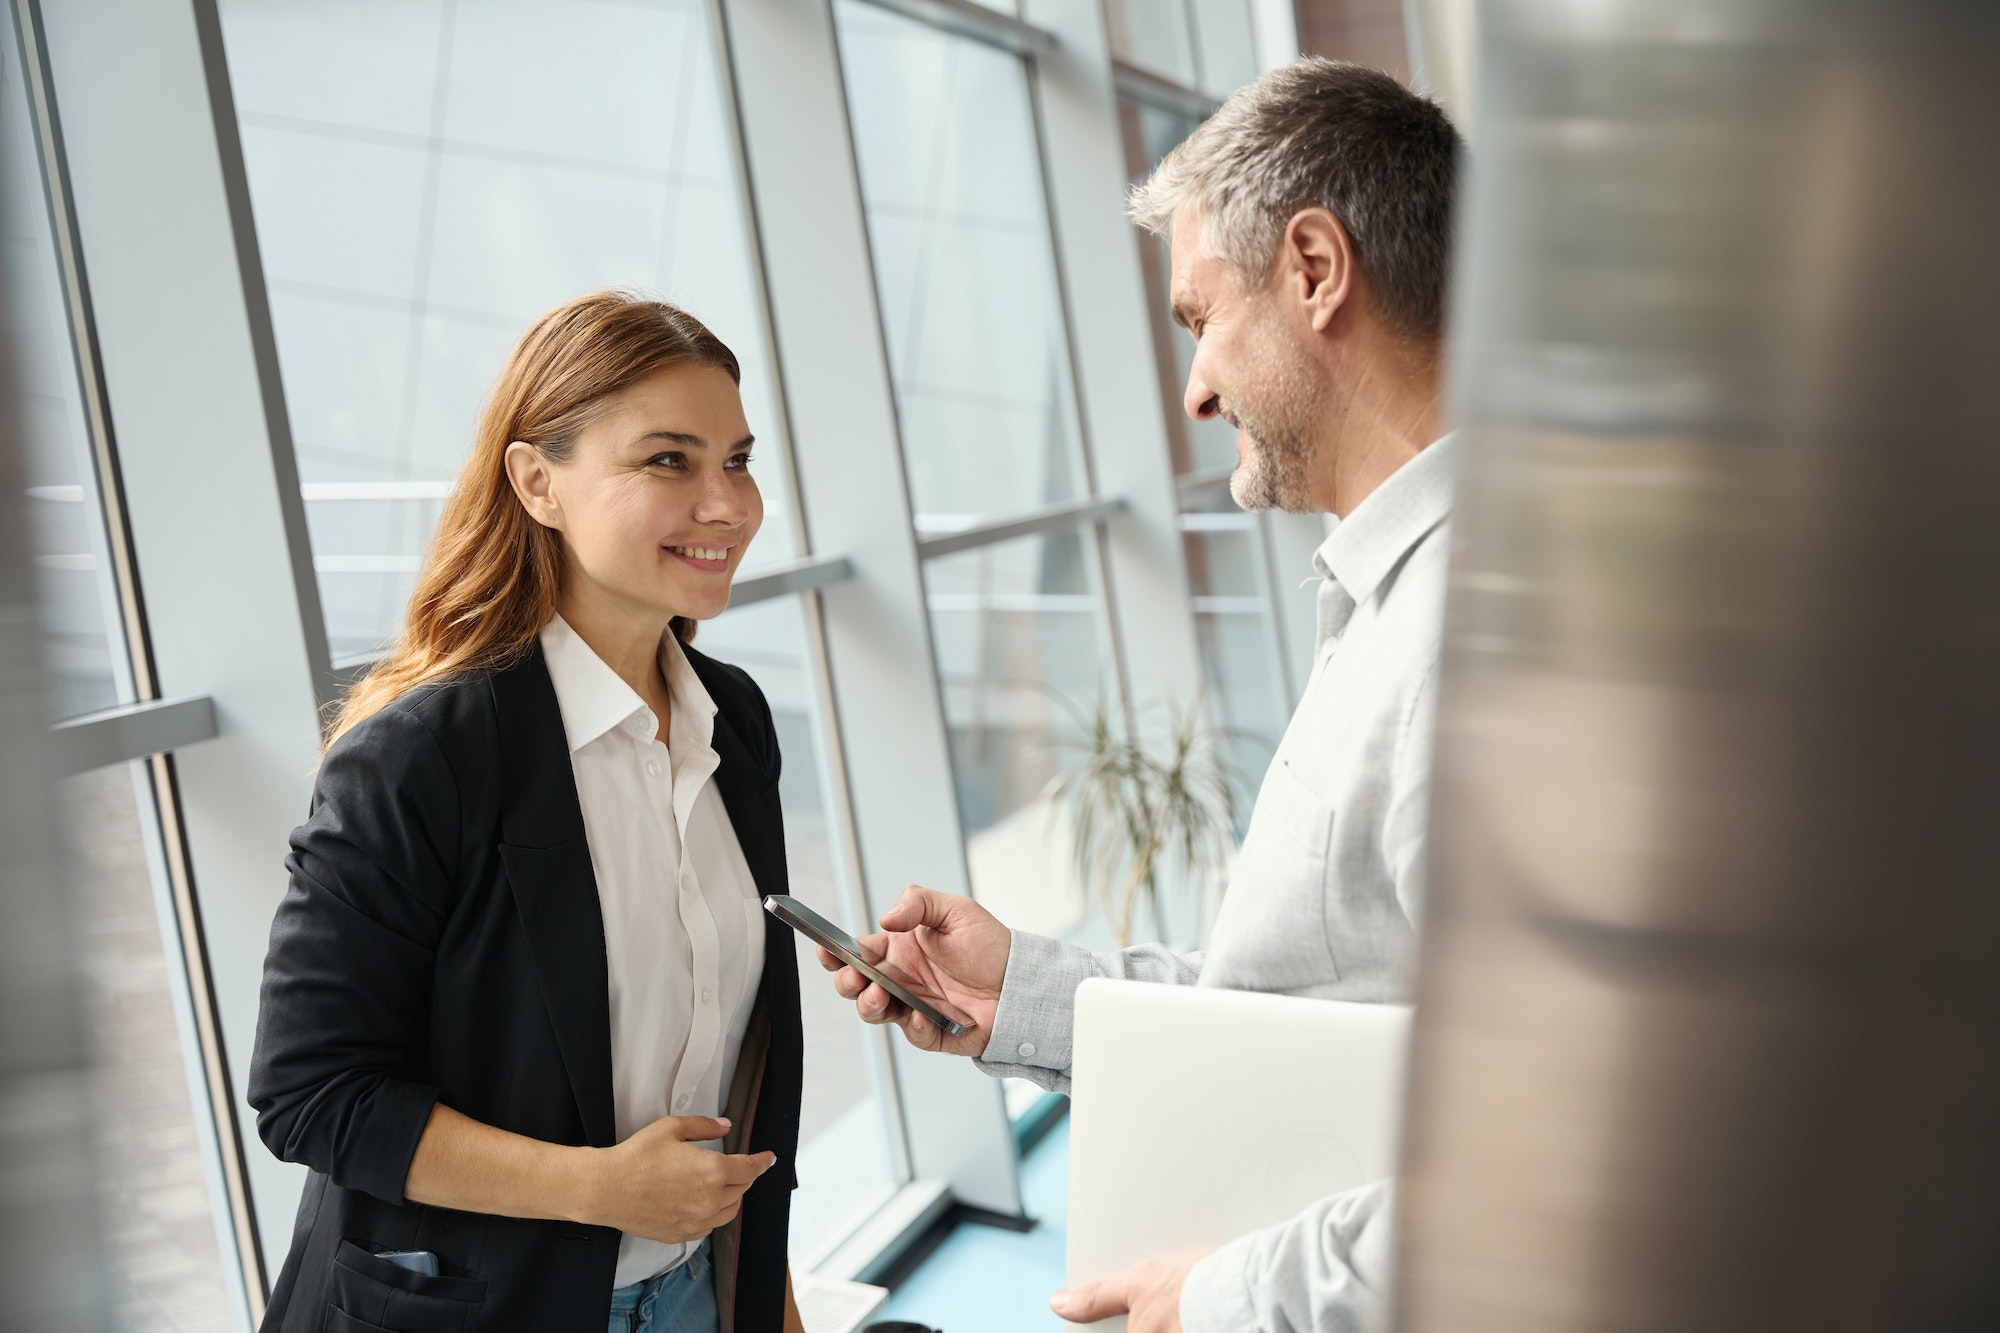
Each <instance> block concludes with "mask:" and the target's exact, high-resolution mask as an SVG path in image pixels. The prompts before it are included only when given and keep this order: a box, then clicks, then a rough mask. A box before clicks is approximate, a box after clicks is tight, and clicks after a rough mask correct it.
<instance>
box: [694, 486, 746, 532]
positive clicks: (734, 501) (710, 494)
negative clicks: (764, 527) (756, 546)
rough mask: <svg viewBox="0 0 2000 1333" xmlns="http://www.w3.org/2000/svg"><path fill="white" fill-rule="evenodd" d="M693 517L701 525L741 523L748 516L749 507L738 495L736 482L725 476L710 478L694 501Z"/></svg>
mask: <svg viewBox="0 0 2000 1333" xmlns="http://www.w3.org/2000/svg"><path fill="white" fill-rule="evenodd" d="M694 516H695V518H696V519H698V520H699V521H701V522H703V523H741V522H742V521H743V520H744V519H746V518H748V517H749V516H750V506H749V504H748V503H746V502H745V500H744V497H743V496H742V495H740V494H738V487H737V485H736V482H735V481H734V480H733V479H731V478H729V477H727V476H711V477H709V478H707V479H706V481H705V482H704V483H703V485H702V488H701V496H700V498H699V499H697V500H696V501H695V507H694Z"/></svg>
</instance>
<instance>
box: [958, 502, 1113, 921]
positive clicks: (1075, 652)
mask: <svg viewBox="0 0 2000 1333" xmlns="http://www.w3.org/2000/svg"><path fill="white" fill-rule="evenodd" d="M1092 559H1093V556H1092V552H1091V542H1090V537H1089V535H1088V532H1087V531H1085V530H1078V529H1070V530H1067V531H1057V532H1049V533H1043V534H1039V535H1036V536H1033V537H1024V538H1021V539H1019V540H1017V541H1010V542H1001V543H997V544H995V545H992V546H986V547H981V548H979V549H977V550H973V551H967V552H964V553H962V554H959V555H951V556H944V557H941V558H939V559H935V560H932V561H930V562H928V563H927V564H926V565H925V567H924V579H925V585H926V588H927V594H928V597H929V601H930V613H931V633H932V636H933V639H934V642H935V645H936V652H937V662H938V673H939V676H940V678H941V681H940V683H941V684H942V686H943V689H944V706H945V721H946V724H947V725H948V726H949V728H950V735H951V757H952V773H953V777H954V780H955V781H956V784H957V788H958V808H959V817H960V819H961V820H962V821H963V823H964V827H965V834H966V858H967V861H968V863H969V865H970V867H971V872H972V889H973V893H974V894H975V895H976V896H978V897H979V898H980V900H981V901H982V902H985V903H986V904H987V905H988V906H990V907H991V908H992V909H993V911H994V912H995V913H996V914H997V915H999V917H1000V918H1001V919H1002V920H1004V921H1006V922H1007V923H1008V924H1009V925H1011V926H1015V927H1018V928H1020V929H1023V930H1032V931H1034V932H1036V933H1037V934H1045V935H1066V936H1067V935H1074V934H1076V933H1077V932H1078V931H1079V930H1080V929H1082V928H1083V927H1084V926H1085V924H1086V918H1087V917H1089V916H1090V915H1091V913H1090V905H1091V900H1090V898H1089V896H1088V895H1087V894H1086V893H1085V892H1084V887H1085V886H1084V885H1083V884H1082V883H1081V881H1080V880H1079V879H1078V877H1077V875H1076V873H1075V871H1074V870H1073V869H1072V868H1071V863H1070V859H1069V852H1068V848H1067V836H1066V832H1065V829H1064V826H1063V825H1062V823H1061V817H1060V815H1058V814H1056V813H1054V811H1053V810H1052V807H1051V806H1050V804H1049V802H1048V800H1047V799H1046V798H1045V795H1044V792H1045V789H1046V788H1047V786H1048V784H1049V782H1050V781H1051V780H1052V779H1053V778H1055V777H1056V776H1057V775H1058V774H1059V773H1060V772H1061V771H1062V770H1063V768H1064V767H1065V766H1066V765H1068V764H1071V763H1074V762H1076V760H1077V757H1078V755H1077V751H1076V749H1075V742H1076V741H1077V740H1078V739H1079V738H1081V737H1082V736H1083V735H1084V734H1085V730H1086V726H1085V724H1084V723H1083V721H1081V719H1087V718H1088V717H1089V716H1090V714H1091V713H1092V712H1093V711H1094V710H1096V709H1098V708H1100V707H1102V708H1106V709H1113V710H1115V709H1116V708H1117V707H1118V704H1117V682H1116V681H1115V680H1114V679H1112V674H1111V671H1110V670H1109V666H1108V663H1106V662H1105V661H1104V658H1103V651H1102V645H1103V644H1104V642H1105V631H1104V627H1103V618H1102V611H1101V607H1102V601H1101V598H1100V596H1099V594H1098V591H1097V589H1096V588H1095V586H1094V582H1093V578H1092V573H1091V569H1090V561H1091V560H1092Z"/></svg>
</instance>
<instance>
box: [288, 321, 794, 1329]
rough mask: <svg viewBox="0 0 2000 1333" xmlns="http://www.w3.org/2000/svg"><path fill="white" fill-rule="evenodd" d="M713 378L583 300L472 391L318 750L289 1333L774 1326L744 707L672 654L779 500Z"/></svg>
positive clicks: (298, 870) (773, 954) (772, 1008)
mask: <svg viewBox="0 0 2000 1333" xmlns="http://www.w3.org/2000/svg"><path fill="white" fill-rule="evenodd" d="M740 374H741V372H740V370H739V368H738V366H737V362H736V358H735V356H734V355H732V354H731V353H730V351H729V349H728V348H727V347H726V346H724V345H723V344H722V342H721V341H720V340H719V339H717V338H716V337H715V335H714V334H712V333H710V332H709V331H708V329H707V328H705V327H704V326H703V325H702V324H701V323H700V322H699V321H698V320H696V319H695V318H694V317H693V316H691V315H689V314H687V313H686V312H684V311H681V310H678V309H676V308H674V307H673V306H670V305H666V304H663V303H660V302H657V301H649V300H644V299H641V298H638V297H635V296H630V295H625V294H622V293H614V292H600V293H596V294H594V295H591V296H586V297H583V298H581V299H579V300H576V301H572V302H570V303H569V304H567V305H564V306H562V307H559V308H558V309H556V310H553V311H551V312H549V313H548V314H547V315H545V316H543V317H542V318H541V319H540V320H539V321H537V322H536V323H535V325H534V327H532V328H531V329H530V330H529V331H528V333H527V335H526V336H525V337H524V338H523V339H522V341H521V343H520V345H519V346H518V347H517V348H516V349H515V351H514V354H513V357H512V358H511V360H510V361H509V362H508V364H507V367H506V369H505V371H504V372H503V373H502V375H501V377H500V380H499V382H498V384H497V385H496V387H495V388H494V390H493V393H492V396H491V398H490V399H489V401H488V403H487V405H486V408H485V411H484V413H483V415H482V417H481V420H480V423H479V427H478V432H477V435H476V437H475V439H474V441H473V448H472V456H471V458H470V460H469V461H468V462H467V463H466V466H465V469H464V471H463V473H462V474H461V475H460V477H459V479H458V482H457V484H456V486H455V487H454V488H453V490H452V493H451V497H450V499H449V500H447V501H446V503H445V508H444V513H443V515H442V516H441V518H440V519H439V523H438V529H437V534H436V536H435V537H434V538H433V540H432V544H431V549H430V554H429V556H428V559H427V561H426V563H425V567H424V570H423V573H422V575H421V577H420V578H419V580H418V583H417V588H416V592H415V594H414V595H413V596H412V598H411V600H410V606H409V611H408V614H407V616H406V618H405V621H404V625H403V630H402V634H401V637H400V638H399V640H398V641H397V643H396V646H395V648H394V650H393V651H392V652H391V653H390V655H389V656H388V658H387V659H386V660H384V661H383V662H382V663H381V664H380V665H378V666H377V667H376V668H375V669H374V670H373V671H372V672H370V673H369V674H368V676H367V677H365V678H364V679H363V680H362V681H361V682H360V683H359V684H358V685H356V686H355V688H354V690H353V691H352V693H351V694H350V695H349V696H348V698H347V700H346V703H345V705H344V706H343V707H342V709H341V710H340V713H339V715H338V717H337V719H336V721H335V723H334V725H333V727H332V736H331V739H330V742H329V745H328V748H327V751H326V756H325V759H324V762H323V763H322V765H321V769H320V773H319V779H318V783H317V785H316V788H315V791H314V795H313V809H312V814H311V817H310V818H309V819H308V820H307V822H306V823H305V824H303V825H301V826H300V827H299V829H298V830H297V831H296V832H294V834H293V835H292V842H291V855H290V856H289V857H288V858H287V860H286V868H287V870H288V872H289V874H290V877H291V883H290V888H289V890H288V892H287V893H286V895H285V899H284V902H283V904H282V905H281V906H280V908H279V910H278V915H277V920H276V922H275V924H274V925H273V927H272V931H271V947H270V953H269V955H268V957H267V959H266V961H265V965H264V987H263V996H262V1005H261V1009H260V1012H259V1019H258V1029H257V1046H256V1051H255V1054H254V1056H253V1059H252V1064H251V1077H250V1088H249V1093H250V1102H251V1104H252V1105H253V1106H254V1107H255V1108H256V1110H257V1126H258V1131H259V1133H260V1134H261V1135H262V1136H263V1138H264V1141H265V1143H267V1144H268V1145H269V1146H270V1148H271V1151H272V1152H274V1153H276V1154H277V1155H278V1156H279V1157H281V1158H283V1159H284V1160H286V1161H291V1162H301V1163H304V1164H305V1165H306V1166H308V1167H310V1168H311V1175H310V1177H309V1179H308V1183H307V1186H306V1191H305V1197H304V1199H303V1200H302V1201H301V1203H300V1208H299V1218H298V1225H297V1229H296V1231H295V1233H294V1239H293V1243H292V1249H291V1253H290V1255H289V1256H288V1257H287V1258H286V1260H285V1265H284V1268H283V1270H282V1271H281V1272H280V1273H279V1275H278V1280H277V1283H276V1286H275V1288H274V1290H273V1292H272V1295H271V1304H270V1309H269V1312H268V1313H267V1315H266V1317H265V1320H264V1328H265V1329H267V1330H286V1331H288V1333H292V1331H296V1333H308V1331H309V1333H321V1331H322V1330H328V1331H330V1333H345V1331H349V1330H366V1329H376V1330H389V1331H390V1333H431V1331H432V1330H451V1331H452V1333H483V1331H484V1330H495V1331H496V1333H497V1331H498V1330H510V1331H511V1330H524V1329H532V1330H537V1331H538V1333H540V1331H544V1330H577V1331H578V1333H595V1330H597V1329H599V1328H606V1327H608V1328H609V1329H611V1330H613V1333H779V1330H781V1329H783V1330H788V1331H790V1330H798V1329H799V1328H800V1324H799V1321H798V1314H797V1310H796V1308H795V1306H794V1304H793V1302H792V1298H791V1292H790V1287H789V1281H788V1274H787V1268H786V1253H785V1236H786V1229H787V1224H788V1221H789V1210H790V1198H791V1196H790V1191H791V1189H792V1187H793V1186H794V1185H795V1183H796V1178H795V1176H794V1174H793V1159H794V1156H795V1150H796V1147H797V1142H798V1120H799V1094H800V1084H801V1047H802V1042H803V1038H802V1036H801V1031H800V1020H799V992H798V976H797V972H796V970H795V965H794V961H793V959H794V955H793V945H792V941H791V938H790V935H789V933H788V932H786V931H785V930H784V929H783V928H782V927H781V926H779V925H778V924H777V923H776V922H774V921H771V920H770V919H769V918H767V917H766V916H765V914H764V913H763V912H762V911H761V910H760V908H761V903H762V898H763V897H765V896H767V895H770V894H780V893H784V892H786V879H785V859H784V834H783V827H782V824H781V821H780V815H779V809H778V796H777V778H778V763H779V756H778V745H777V740H776V736H775V733H774V730H773V727H772V722H771V714H770V710H769V708H768V707H767V706H766V704H765V702H764V697H763V695H762V693H761V692H760V691H759V690H758V688H757V686H756V685H755V683H753V682H752V681H751V679H750V678H749V677H748V676H747V675H745V674H744V673H743V672H742V671H740V670H738V669H737V668H735V667H731V666H726V665H724V664H722V663H720V662H716V661H713V660H711V659H709V658H708V657H706V656H704V655H702V654H701V653H699V652H697V651H696V650H695V649H694V648H693V647H692V646H691V645H690V640H691V639H692V638H693V634H694V626H695V623H696V622H697V621H700V620H703V619H706V618H708V617H711V616H714V615H717V614H719V613H720V612H721V611H722V610H723V608H724V607H725V606H727V604H728V601H729V586H730V580H731V578H732V577H733V575H734V573H735V571H736V569H737V567H738V565H739V564H740V563H741V561H742V558H743V551H744V548H745V547H746V546H747V545H748V544H749V542H750V540H751V538H752V537H754V536H755V535H756V532H757V527H758V524H759V523H760V521H761V520H762V518H763V502H762V500H761V498H760V497H759V495H758V492H757V483H756V482H755V480H753V479H752V477H751V474H750V470H749V469H750V446H751V439H750V431H749V429H748V427H747V425H746V424H745V420H744V415H743V404H742V399H741V397H740V394H739V391H738V384H739V380H740Z"/></svg>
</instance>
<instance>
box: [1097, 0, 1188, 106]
mask: <svg viewBox="0 0 2000 1333" xmlns="http://www.w3.org/2000/svg"><path fill="white" fill-rule="evenodd" d="M1104 18H1105V21H1106V23H1107V24H1109V26H1110V29H1111V52H1112V54H1113V55H1115V56H1117V57H1118V58H1119V59H1120V60H1125V61H1129V62H1130V63H1132V64H1134V65H1138V66H1140V67H1141V68H1144V69H1149V70H1151V71H1152V72H1153V73H1155V74H1160V75H1164V76H1165V77H1167V78H1169V79H1172V80H1173V81H1174V82H1176V83H1181V84H1186V85H1188V86H1189V87H1193V86H1194V84H1195V82H1196V78H1195V61H1194V43H1193V41H1192V40H1191V39H1190V36H1189V32H1188V2H1187V0H1105V5H1104Z"/></svg>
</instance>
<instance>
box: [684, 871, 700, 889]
mask: <svg viewBox="0 0 2000 1333" xmlns="http://www.w3.org/2000/svg"><path fill="white" fill-rule="evenodd" d="M681 887H682V888H684V889H686V890H687V891H688V892H689V893H693V892H694V891H695V889H696V888H697V887H698V886H697V884H696V883H695V878H694V871H692V870H686V871H682V872H681Z"/></svg>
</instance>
